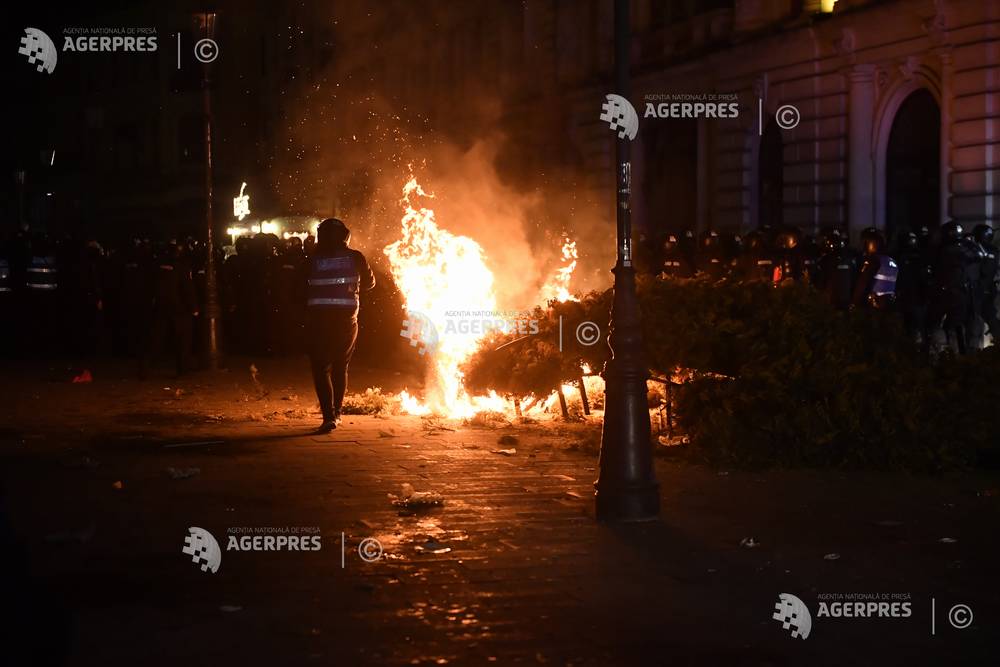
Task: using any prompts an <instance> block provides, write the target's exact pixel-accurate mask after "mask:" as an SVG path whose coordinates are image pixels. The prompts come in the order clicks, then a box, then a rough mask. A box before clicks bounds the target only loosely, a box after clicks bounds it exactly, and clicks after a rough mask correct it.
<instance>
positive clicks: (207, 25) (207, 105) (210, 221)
mask: <svg viewBox="0 0 1000 667" xmlns="http://www.w3.org/2000/svg"><path fill="white" fill-rule="evenodd" d="M215 17H216V15H215V13H214V12H205V13H203V14H198V15H196V18H197V20H198V21H199V24H200V26H199V27H200V29H201V33H202V35H203V37H204V38H206V39H215ZM210 67H211V65H210V64H209V63H208V62H205V63H203V64H202V78H201V89H202V104H203V110H204V115H205V252H206V257H205V312H204V313H203V315H204V320H205V332H204V335H205V357H206V358H205V361H206V365H207V367H208V369H209V370H213V371H214V370H218V368H219V360H220V354H219V338H220V331H219V329H220V322H221V319H222V312H221V308H220V305H219V285H218V280H217V275H216V266H215V235H214V226H215V218H214V216H213V213H212V85H211V77H210V76H209V68H210Z"/></svg>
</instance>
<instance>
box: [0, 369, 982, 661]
mask: <svg viewBox="0 0 1000 667" xmlns="http://www.w3.org/2000/svg"><path fill="white" fill-rule="evenodd" d="M241 382H242V383H244V384H241ZM295 382H298V383H299V384H298V385H296V386H292V387H290V389H291V390H292V391H300V390H301V389H302V387H303V386H305V383H304V380H303V379H302V378H301V377H299V378H298V379H297V380H295ZM155 384H156V386H153V384H152V383H146V384H141V385H140V384H139V383H131V384H130V383H129V382H124V381H123V382H121V383H118V384H113V383H109V385H108V386H102V385H101V384H100V383H95V384H94V385H93V386H92V387H89V388H86V390H85V391H86V393H84V392H77V395H78V396H79V397H80V398H79V404H77V403H74V402H73V399H72V396H71V394H66V393H62V392H65V391H72V390H66V388H65V387H64V386H62V385H60V386H59V387H55V388H54V387H49V388H45V387H43V389H42V394H40V395H41V396H44V395H45V392H46V391H47V392H49V393H50V394H52V395H56V394H58V395H59V396H60V400H61V401H62V402H63V403H62V407H63V408H64V409H65V412H66V414H67V415H68V416H67V417H66V418H65V423H62V422H51V421H50V423H48V424H47V425H46V423H45V421H44V420H43V419H41V418H40V417H39V415H37V414H21V415H7V416H6V418H7V419H8V420H10V421H7V422H5V423H6V424H9V426H5V429H6V430H5V431H4V434H5V435H4V434H0V461H2V467H0V470H2V473H0V483H2V485H3V487H4V489H5V492H6V493H5V495H6V501H5V505H6V507H7V515H8V517H9V522H10V523H11V528H12V531H13V534H14V535H15V536H16V537H17V539H18V542H19V544H20V546H21V547H22V548H23V549H24V550H25V553H26V555H27V557H28V561H29V563H30V567H29V571H28V572H25V573H20V572H19V573H17V574H18V576H20V575H22V574H23V575H25V576H28V575H30V577H31V579H30V581H32V585H33V586H35V588H33V589H32V590H34V591H36V592H37V591H42V592H40V593H38V596H39V597H38V599H39V600H41V601H44V602H45V603H46V604H39V605H35V607H37V609H36V608H34V607H33V608H32V612H31V613H35V614H40V615H41V616H42V617H43V623H44V622H48V621H49V619H46V618H44V617H45V615H46V614H48V613H49V612H51V613H52V614H56V612H57V611H58V610H59V609H60V608H61V607H65V608H66V610H67V611H68V613H69V614H70V617H71V619H72V621H71V627H72V632H71V634H70V635H64V634H59V633H52V634H50V636H49V642H50V645H51V646H55V645H57V644H58V643H59V642H60V641H62V639H63V638H64V637H65V636H68V637H71V640H70V644H69V646H70V651H71V655H72V659H71V664H74V665H96V664H125V665H132V664H135V665H140V664H141V665H178V664H183V665H192V664H206V665H207V664H213V665H219V664H282V665H284V664H289V665H292V664H324V665H327V664H372V665H376V664H386V665H406V664H463V665H464V664H469V665H478V664H488V663H489V662H496V663H497V664H557V665H566V664H572V665H632V664H699V665H704V664H713V665H714V664H767V665H784V664H788V665H792V664H845V663H852V664H875V663H879V664H899V663H903V662H906V663H908V664H942V662H943V661H947V662H948V663H950V664H962V663H968V664H972V663H975V662H977V661H978V662H982V661H983V660H985V659H986V657H987V656H989V655H991V652H992V654H994V655H995V650H996V648H997V640H996V639H995V636H996V635H995V632H994V631H995V628H996V627H997V622H998V621H1000V598H998V593H997V591H998V588H997V586H996V583H997V575H996V562H997V554H998V537H997V534H996V531H995V526H996V525H997V519H998V518H1000V501H998V494H997V491H996V489H997V487H1000V481H998V478H997V476H996V475H968V476H960V477H953V478H948V479H930V478H914V477H907V476H902V475H887V474H875V473H850V474H848V473H838V472H822V473H818V472H780V473H777V472H776V473H767V474H757V473H747V472H736V471H731V472H729V471H715V470H710V469H707V468H704V467H700V466H691V465H686V464H683V463H680V462H675V461H672V460H670V459H667V458H659V459H658V460H657V474H658V477H659V480H660V483H661V491H662V498H663V519H662V521H659V522H653V523H646V524H636V525H626V526H609V525H602V524H599V523H597V522H596V521H594V518H593V502H592V495H593V486H592V482H593V480H594V478H595V476H596V465H597V462H596V456H595V455H594V454H593V453H592V452H590V451H588V450H587V448H586V447H585V446H584V447H581V446H580V441H581V439H580V436H579V435H573V431H572V430H570V431H567V430H564V429H557V428H556V427H555V426H553V425H547V424H540V425H536V426H531V427H509V428H503V429H487V428H473V427H468V426H464V425H462V424H460V423H458V422H447V423H439V422H433V421H427V420H421V419H418V418H415V417H393V418H391V419H381V418H376V417H367V416H363V417H362V416H355V417H349V418H347V419H346V420H345V423H344V424H343V426H342V428H341V429H338V430H337V431H335V432H334V433H333V434H331V435H330V436H322V437H318V436H312V435H309V434H308V429H309V428H311V427H312V426H314V418H313V417H312V416H311V415H310V414H309V409H308V408H305V407H301V406H300V407H295V408H289V409H288V412H290V414H289V415H285V414H284V413H283V412H281V411H280V410H277V409H276V408H275V410H271V407H273V406H275V405H279V403H278V402H279V401H281V398H280V397H279V396H277V394H280V393H282V392H281V391H277V390H272V394H271V396H270V398H269V399H267V400H269V401H271V402H270V403H269V404H268V410H267V411H263V410H262V409H261V408H260V406H259V405H256V404H257V403H261V402H262V401H263V399H261V400H260V401H256V402H255V401H254V400H253V399H251V400H249V401H243V398H245V396H246V393H247V391H248V389H247V386H244V385H245V380H240V381H236V382H229V383H222V384H221V385H217V386H213V387H212V388H211V389H209V388H207V387H202V388H201V389H194V388H189V391H190V393H189V394H187V395H188V396H189V397H190V396H192V395H197V393H198V391H202V392H203V393H205V394H211V397H209V396H206V397H205V399H206V400H205V402H204V403H201V404H199V406H200V407H199V409H197V410H196V409H194V408H192V407H190V406H189V405H186V404H185V401H186V400H190V398H187V399H186V398H185V394H183V393H182V394H181V395H180V396H177V395H176V392H174V394H171V392H168V391H166V390H164V389H163V386H167V385H163V386H159V385H162V384H163V383H162V382H158V383H155ZM293 384H294V383H293ZM21 389H22V393H25V392H27V394H26V395H27V396H28V397H27V398H25V399H23V400H28V401H30V400H32V399H31V398H30V396H31V393H30V392H31V391H33V390H32V389H31V388H30V387H28V386H26V385H22V387H21ZM172 389H174V388H173V387H172ZM160 392H162V395H161V393H160ZM97 394H101V395H104V396H106V398H107V400H108V401H109V402H110V404H114V405H119V407H118V408H117V409H112V408H109V407H107V405H105V404H101V403H100V400H99V399H98V398H97V396H96V395H97ZM88 395H92V396H89V397H88ZM164 395H172V396H173V397H172V398H163V396H164ZM303 395H305V394H304V393H303ZM209 398H212V400H208V399H209ZM126 400H130V401H132V402H131V403H128V402H126V403H121V401H126ZM116 401H117V403H116ZM213 401H215V402H213ZM227 401H228V404H229V405H230V406H239V407H238V410H237V408H233V409H232V410H231V412H233V413H234V414H235V413H238V414H240V415H244V416H241V417H240V419H239V420H238V421H237V420H224V421H221V422H217V421H215V420H214V418H213V417H211V416H209V417H206V414H209V415H211V414H215V413H214V412H212V411H213V410H215V409H218V407H219V405H224V404H225V403H226V402H227ZM241 401H242V403H241ZM94 402H96V403H97V404H101V405H105V407H104V408H103V409H104V410H105V412H104V413H103V414H102V413H97V414H93V413H88V412H87V410H86V409H85V405H86V404H87V403H94ZM157 402H159V403H157ZM164 402H166V403H164ZM286 403H292V402H291V401H286ZM251 404H253V405H251ZM205 406H207V407H205ZM246 406H250V408H249V409H248V408H246ZM254 410H260V411H261V414H264V415H269V414H271V413H272V412H277V413H278V416H273V415H272V417H270V418H265V417H262V416H260V415H254V414H253V411H254ZM296 411H298V412H296ZM129 415H132V417H131V418H130V417H129ZM135 415H142V418H141V419H138V418H135ZM247 415H248V416H247ZM279 417H280V418H279ZM253 418H258V419H261V421H253V420H252V419H253ZM101 425H103V428H101ZM442 426H443V427H444V428H441V427H442ZM501 435H509V436H513V437H515V438H517V442H516V443H514V444H510V443H505V444H502V445H501V444H498V439H499V437H500V436H501ZM199 443H200V444H199ZM509 448H514V449H515V450H516V451H515V452H514V453H513V454H510V455H507V454H502V453H497V452H498V451H499V450H501V449H509ZM168 468H174V469H178V470H184V469H189V468H197V469H198V470H199V472H198V473H197V474H195V475H194V476H191V477H189V478H185V479H173V478H172V477H171V476H170V474H169V473H168V472H167V469H168ZM118 482H120V484H117V483H118ZM405 483H408V484H411V485H412V486H413V487H414V488H415V489H416V491H436V492H439V493H440V494H442V495H443V497H444V499H445V504H444V506H443V507H438V508H431V509H426V510H423V511H418V512H406V511H401V510H400V509H399V508H397V507H395V506H393V504H392V503H391V502H390V499H389V497H388V494H396V495H399V494H400V493H401V491H400V489H401V487H402V485H403V484H405ZM118 486H120V487H121V488H116V487H118ZM189 526H199V527H202V528H205V529H207V530H209V531H211V532H212V533H213V534H214V535H215V536H216V537H217V538H218V539H219V541H220V544H221V545H222V547H223V550H224V551H223V554H222V564H221V567H220V569H219V571H218V572H217V573H215V574H210V573H206V572H202V571H201V570H200V569H199V568H198V567H197V566H196V565H194V564H193V563H191V562H190V559H189V558H188V557H187V556H185V555H183V554H182V553H181V547H182V546H183V544H184V537H185V536H186V534H187V528H188V527H189ZM268 526H271V527H275V526H278V527H281V526H297V527H298V526H301V527H318V528H319V530H320V531H321V534H322V549H321V550H320V551H312V552H234V551H225V547H226V540H225V536H226V535H227V531H228V530H229V529H231V528H235V527H268ZM342 533H344V535H345V537H346V544H345V545H344V549H343V558H344V560H343V567H342V561H341V558H342V549H341V541H340V540H341V534H342ZM750 537H752V538H753V539H754V542H756V543H758V544H759V546H756V547H747V546H741V544H740V543H741V541H743V540H744V538H750ZM945 537H947V538H950V539H953V540H955V541H953V542H950V541H944V542H942V541H941V538H945ZM365 538H375V539H377V540H378V541H379V543H380V544H381V546H382V548H383V549H384V554H383V557H382V558H381V559H379V560H377V561H376V562H371V563H369V562H365V561H364V560H363V559H362V558H361V557H360V556H359V553H358V551H357V547H358V545H359V543H360V542H361V541H362V540H364V539H365ZM831 554H836V557H834V556H832V555H831ZM44 591H48V592H47V593H45V592H44ZM782 592H789V593H793V594H795V595H798V596H799V597H801V598H802V599H803V600H804V601H805V602H806V603H807V605H809V607H810V609H812V611H813V614H814V618H813V628H812V634H811V636H810V637H809V639H807V640H805V641H802V640H798V639H793V638H791V637H790V636H789V634H788V632H787V631H786V630H783V629H782V628H781V625H780V624H779V623H778V622H776V621H774V620H772V619H771V613H772V612H773V607H774V603H775V602H776V600H777V596H778V594H779V593H782ZM824 593H909V594H911V595H912V600H913V602H912V604H913V616H912V617H911V618H906V619H844V618H839V619H837V618H834V619H831V618H815V612H816V608H817V607H816V604H815V602H816V598H817V595H820V594H824ZM931 597H934V598H935V600H936V605H937V608H938V617H937V621H936V622H937V626H936V629H935V632H936V634H935V635H934V636H932V635H931V633H930V629H931V628H930V623H931V618H930V598H931ZM956 603H965V604H968V605H970V607H971V608H972V609H973V611H974V612H975V621H974V623H973V624H972V626H971V627H968V628H966V629H964V630H957V629H955V628H953V627H951V626H949V625H948V623H947V621H946V619H945V618H944V617H943V616H941V615H940V610H941V609H946V608H949V607H951V605H953V604H956ZM46 627H52V628H57V627H59V626H54V625H48V626H46Z"/></svg>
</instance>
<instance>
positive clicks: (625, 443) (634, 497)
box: [594, 263, 660, 521]
mask: <svg viewBox="0 0 1000 667" xmlns="http://www.w3.org/2000/svg"><path fill="white" fill-rule="evenodd" d="M614 274H615V293H614V302H613V305H612V308H611V335H610V336H609V337H608V344H609V345H610V347H611V360H610V361H608V362H607V363H606V364H605V366H604V373H603V375H604V381H605V382H606V383H607V388H606V390H605V411H604V429H603V432H602V434H601V461H600V477H599V478H598V480H597V481H596V482H594V488H595V489H596V490H597V496H596V511H597V518H598V519H601V520H606V521H649V520H652V519H655V518H657V517H658V516H659V514H660V488H659V484H657V482H656V476H655V474H654V472H653V446H652V442H651V439H652V435H651V429H650V424H649V407H648V405H647V399H646V378H647V376H648V370H647V368H646V364H645V361H644V360H643V354H642V330H641V327H640V320H639V301H638V299H637V298H636V292H635V270H634V269H633V268H632V267H631V266H624V265H623V264H622V263H619V264H618V266H616V267H615V269H614Z"/></svg>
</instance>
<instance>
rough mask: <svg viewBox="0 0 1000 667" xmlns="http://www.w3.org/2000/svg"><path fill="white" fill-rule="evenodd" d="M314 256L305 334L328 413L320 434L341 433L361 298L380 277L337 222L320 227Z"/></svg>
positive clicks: (319, 395)
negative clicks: (333, 431)
mask: <svg viewBox="0 0 1000 667" xmlns="http://www.w3.org/2000/svg"><path fill="white" fill-rule="evenodd" d="M318 236H319V238H318V240H317V243H316V249H315V254H314V255H313V256H312V257H310V258H309V278H308V283H307V286H306V297H307V298H306V309H307V315H306V331H307V332H308V339H309V361H310V365H311V367H312V375H313V383H314V384H315V386H316V398H318V399H319V406H320V410H321V411H322V413H323V423H322V425H320V427H319V428H318V429H317V431H316V432H317V433H329V432H330V431H332V430H333V429H335V428H337V424H338V423H339V421H340V411H341V407H342V405H343V402H344V394H345V393H346V391H347V367H348V365H349V364H350V363H351V356H352V355H353V354H354V345H355V342H356V341H357V338H358V308H359V304H360V297H359V293H360V292H361V291H368V290H371V289H373V288H374V287H375V274H374V273H372V270H371V267H370V266H368V261H367V260H366V259H365V257H364V255H362V254H361V253H360V252H358V251H357V250H353V249H351V248H349V247H348V244H349V243H350V240H351V232H350V230H348V228H347V226H346V225H345V224H344V223H343V222H342V221H341V220H338V219H337V218H327V219H326V220H324V221H323V222H321V223H320V225H319V232H318Z"/></svg>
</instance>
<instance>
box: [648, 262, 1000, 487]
mask: <svg viewBox="0 0 1000 667" xmlns="http://www.w3.org/2000/svg"><path fill="white" fill-rule="evenodd" d="M641 299H642V306H643V317H644V320H643V326H644V330H645V343H646V347H647V355H648V358H649V362H650V364H651V365H652V366H653V367H656V368H661V369H671V368H674V367H677V366H682V367H686V368H695V369H697V370H698V373H697V374H696V376H695V379H694V380H692V381H690V382H688V383H686V384H684V385H683V386H682V387H681V388H680V389H679V391H678V392H677V400H678V404H677V412H678V418H679V421H680V425H681V427H682V428H683V429H684V430H685V431H686V433H687V434H688V435H689V437H690V439H691V444H692V446H693V448H694V449H695V450H696V452H697V453H698V454H700V455H701V456H702V457H703V458H704V459H706V460H708V461H710V462H712V463H715V464H720V465H733V466H747V467H771V466H803V465H804V466H845V467H874V468H905V469H916V470H941V469H950V468H958V467H963V466H967V465H970V464H975V463H977V462H978V460H979V459H980V458H981V457H982V456H983V455H984V453H985V454H986V455H987V456H988V455H989V454H988V451H989V450H990V449H995V448H996V444H994V440H995V436H994V434H996V433H998V432H1000V431H998V430H997V428H998V426H1000V419H998V418H997V417H995V416H994V415H992V414H990V410H989V408H988V406H990V405H992V404H994V403H995V402H996V399H997V398H1000V395H998V394H1000V391H998V388H997V387H996V382H995V380H992V381H991V379H990V378H991V377H992V378H996V377H997V376H996V372H997V371H998V370H1000V355H998V354H997V353H996V351H994V350H990V351H987V352H985V353H982V354H980V355H977V356H976V357H972V358H963V359H952V358H946V359H943V360H940V362H939V363H937V364H936V365H933V366H932V365H930V364H928V363H926V361H925V360H924V358H923V357H922V356H921V354H920V353H919V351H918V350H917V349H916V347H915V346H914V345H913V344H912V343H911V342H910V340H909V339H908V338H907V337H906V336H905V335H904V332H903V330H902V327H901V325H900V323H899V321H898V318H896V317H892V316H886V315H885V314H883V313H874V312H871V311H868V310H859V311H853V312H850V313H841V312H837V311H835V310H833V309H832V308H830V307H829V306H827V305H826V304H825V303H824V302H823V300H822V298H820V296H819V295H818V294H816V293H815V292H814V291H813V290H812V289H811V288H810V287H809V286H806V285H796V284H788V285H783V286H780V287H777V288H776V287H773V286H771V285H768V284H767V283H761V282H751V283H713V282H711V281H708V280H702V279H692V280H666V281H652V282H649V283H645V284H643V285H642V289H641Z"/></svg>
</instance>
